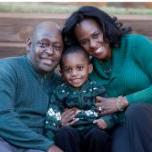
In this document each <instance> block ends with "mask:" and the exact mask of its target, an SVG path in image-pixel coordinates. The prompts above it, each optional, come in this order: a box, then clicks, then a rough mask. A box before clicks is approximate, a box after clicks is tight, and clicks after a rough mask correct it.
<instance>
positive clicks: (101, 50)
mask: <svg viewBox="0 0 152 152" xmlns="http://www.w3.org/2000/svg"><path fill="white" fill-rule="evenodd" d="M103 51H104V48H103V47H100V48H98V49H97V50H96V51H95V53H101V52H103Z"/></svg>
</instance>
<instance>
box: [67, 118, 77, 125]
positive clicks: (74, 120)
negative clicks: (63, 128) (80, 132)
mask: <svg viewBox="0 0 152 152" xmlns="http://www.w3.org/2000/svg"><path fill="white" fill-rule="evenodd" d="M77 121H79V118H75V119H73V120H72V121H70V122H69V123H68V125H73V124H74V123H76V122H77Z"/></svg>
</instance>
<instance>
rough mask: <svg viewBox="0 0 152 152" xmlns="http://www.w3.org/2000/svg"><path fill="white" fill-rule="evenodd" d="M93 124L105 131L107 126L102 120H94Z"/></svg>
mask: <svg viewBox="0 0 152 152" xmlns="http://www.w3.org/2000/svg"><path fill="white" fill-rule="evenodd" d="M93 123H94V124H96V125H97V126H98V127H99V128H101V129H106V128H107V126H108V125H107V123H106V121H105V120H103V119H102V118H99V119H96V120H94V121H93Z"/></svg>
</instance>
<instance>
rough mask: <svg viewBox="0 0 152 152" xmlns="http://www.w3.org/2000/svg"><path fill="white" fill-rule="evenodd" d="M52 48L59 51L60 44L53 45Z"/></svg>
mask: <svg viewBox="0 0 152 152" xmlns="http://www.w3.org/2000/svg"><path fill="white" fill-rule="evenodd" d="M53 48H54V49H55V50H56V51H60V50H61V46H58V45H54V46H53Z"/></svg>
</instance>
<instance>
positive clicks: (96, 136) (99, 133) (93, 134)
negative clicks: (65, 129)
mask: <svg viewBox="0 0 152 152" xmlns="http://www.w3.org/2000/svg"><path fill="white" fill-rule="evenodd" d="M88 134H89V138H90V139H92V141H94V142H99V143H101V142H102V143H104V142H105V141H107V140H110V136H109V135H108V133H107V132H106V131H104V130H101V129H99V128H96V127H95V128H92V129H91V130H90V132H89V133H88Z"/></svg>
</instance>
